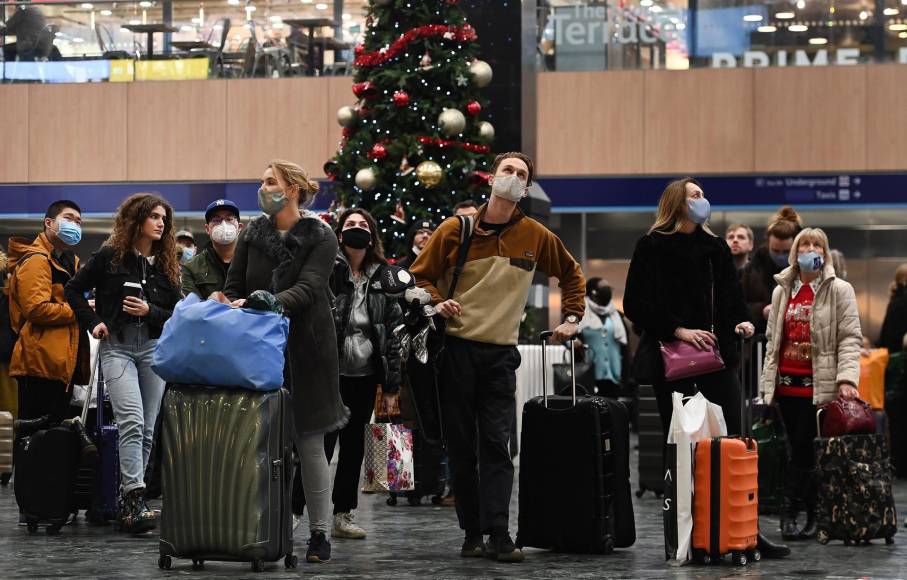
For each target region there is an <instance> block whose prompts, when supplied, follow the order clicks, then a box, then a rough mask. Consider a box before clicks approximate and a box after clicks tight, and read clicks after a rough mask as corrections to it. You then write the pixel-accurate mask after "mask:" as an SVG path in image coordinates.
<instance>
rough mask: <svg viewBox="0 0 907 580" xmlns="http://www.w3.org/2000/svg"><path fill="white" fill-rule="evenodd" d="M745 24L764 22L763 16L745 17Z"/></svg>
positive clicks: (750, 15)
mask: <svg viewBox="0 0 907 580" xmlns="http://www.w3.org/2000/svg"><path fill="white" fill-rule="evenodd" d="M743 21H744V22H762V15H761V14H747V15H746V16H744V17H743Z"/></svg>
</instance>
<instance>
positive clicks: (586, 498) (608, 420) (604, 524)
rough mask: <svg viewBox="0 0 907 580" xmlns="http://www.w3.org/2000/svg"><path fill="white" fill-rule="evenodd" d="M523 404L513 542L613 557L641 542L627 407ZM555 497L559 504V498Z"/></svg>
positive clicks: (576, 401)
mask: <svg viewBox="0 0 907 580" xmlns="http://www.w3.org/2000/svg"><path fill="white" fill-rule="evenodd" d="M551 335H552V333H551V332H550V331H546V332H543V333H542V335H541V341H542V361H543V363H542V368H543V385H544V394H543V396H541V397H535V398H533V399H531V400H530V401H528V402H527V403H526V404H525V406H524V407H523V429H522V436H521V450H520V495H519V510H520V511H519V531H518V532H517V540H516V544H517V546H519V547H524V546H528V547H533V548H542V549H548V550H556V551H561V552H572V553H589V554H608V553H610V552H611V551H612V550H613V549H614V548H615V547H617V548H626V547H629V546H632V545H633V544H634V542H635V541H636V526H635V523H634V516H633V504H632V499H631V497H630V495H631V494H630V464H629V457H630V428H629V414H628V412H627V409H626V407H625V406H624V405H623V404H622V403H620V402H618V401H615V400H612V399H606V398H604V397H587V396H579V397H577V396H576V391H575V390H574V392H573V394H572V395H571V396H550V397H549V396H548V394H547V392H548V384H547V373H546V372H545V369H546V366H547V361H546V360H545V348H544V346H545V342H546V340H547V339H548V337H550V336H551ZM555 498H557V499H556V501H555Z"/></svg>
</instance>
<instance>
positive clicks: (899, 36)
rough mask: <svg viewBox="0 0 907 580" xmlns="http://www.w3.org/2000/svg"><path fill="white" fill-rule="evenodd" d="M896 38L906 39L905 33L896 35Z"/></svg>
mask: <svg viewBox="0 0 907 580" xmlns="http://www.w3.org/2000/svg"><path fill="white" fill-rule="evenodd" d="M898 38H907V32H901V33H900V34H898Z"/></svg>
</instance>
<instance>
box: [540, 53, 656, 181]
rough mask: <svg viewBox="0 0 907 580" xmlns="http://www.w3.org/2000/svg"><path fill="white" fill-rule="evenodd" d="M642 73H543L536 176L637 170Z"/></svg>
mask: <svg viewBox="0 0 907 580" xmlns="http://www.w3.org/2000/svg"><path fill="white" fill-rule="evenodd" d="M643 82H644V81H643V73H642V72H639V71H628V72H593V73H546V74H543V75H539V79H538V109H537V111H538V113H537V115H538V117H537V119H538V143H537V150H538V160H537V168H536V171H537V172H538V173H539V174H540V175H595V174H627V173H641V172H642V171H643Z"/></svg>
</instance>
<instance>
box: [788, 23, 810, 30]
mask: <svg viewBox="0 0 907 580" xmlns="http://www.w3.org/2000/svg"><path fill="white" fill-rule="evenodd" d="M788 30H790V31H791V32H806V31H807V30H809V27H808V26H806V25H805V24H794V25H792V26H790V27H789V28H788Z"/></svg>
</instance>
